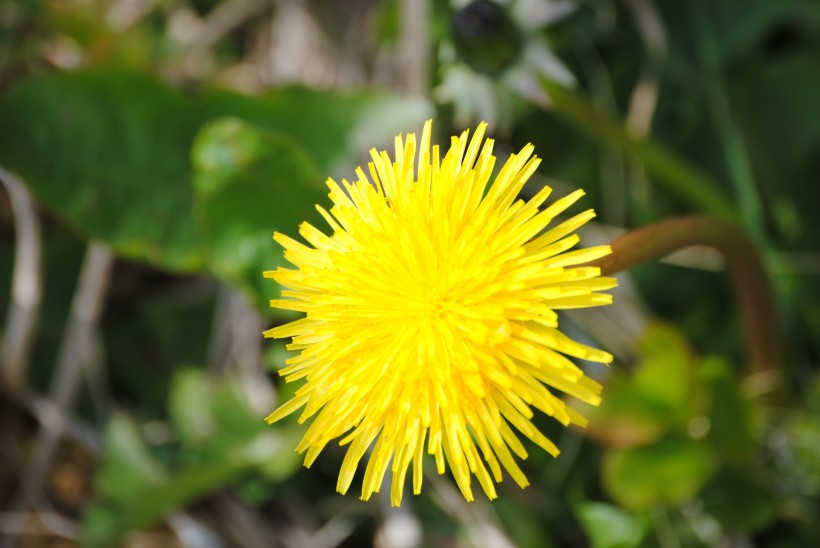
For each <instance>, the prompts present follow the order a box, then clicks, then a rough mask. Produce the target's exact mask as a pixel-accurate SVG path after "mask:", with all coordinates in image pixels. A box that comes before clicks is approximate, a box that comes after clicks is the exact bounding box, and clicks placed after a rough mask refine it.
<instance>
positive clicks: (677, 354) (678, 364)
mask: <svg viewBox="0 0 820 548" xmlns="http://www.w3.org/2000/svg"><path fill="white" fill-rule="evenodd" d="M640 349H641V354H642V356H641V362H640V363H639V364H638V366H637V368H636V369H635V373H634V374H633V377H632V380H633V382H634V384H635V387H636V389H637V390H638V391H640V392H641V393H642V394H643V395H644V396H645V397H646V398H647V399H649V400H651V401H653V402H654V403H655V405H656V406H657V407H658V408H659V409H660V410H661V412H662V413H663V415H664V419H666V421H667V422H668V424H671V425H677V426H679V425H683V424H685V423H686V422H687V421H688V420H689V418H690V417H691V415H692V412H693V409H694V404H695V396H696V386H695V364H694V363H693V356H692V352H691V350H690V348H689V345H688V343H687V341H686V339H685V338H684V336H683V334H682V333H681V332H680V331H679V330H678V329H676V328H674V327H671V326H667V325H663V324H653V325H651V326H650V327H649V328H648V329H647V330H646V333H644V335H643V338H642V340H641V343H640Z"/></svg>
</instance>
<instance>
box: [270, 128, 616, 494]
mask: <svg viewBox="0 0 820 548" xmlns="http://www.w3.org/2000/svg"><path fill="white" fill-rule="evenodd" d="M431 126H432V124H431V122H430V121H428V122H427V123H426V124H425V126H424V130H423V132H422V135H421V140H420V141H418V142H417V141H416V136H415V135H414V134H410V135H408V136H407V138H406V139H403V138H402V136H401V135H400V136H398V137H396V140H395V158H394V159H391V158H390V156H389V155H388V153H387V152H384V151H382V152H377V151H376V150H375V149H374V150H371V157H372V162H370V163H369V164H368V172H367V173H366V172H365V171H364V170H363V169H361V168H357V169H356V172H355V173H356V177H357V179H356V181H355V182H352V183H351V182H348V181H347V180H342V182H341V184H338V183H337V182H335V181H334V180H332V179H329V180H328V182H327V184H328V186H329V188H330V194H329V196H330V199H331V201H332V203H333V205H332V207H331V208H330V210H325V209H324V208H322V207H320V206H317V209H318V211H319V212H320V213H321V215H322V216H323V217H324V219H325V221H327V223H328V225H330V228H331V230H332V232H331V233H330V234H325V233H324V232H322V231H320V230H319V229H317V228H316V227H314V226H312V225H310V224H308V223H303V224H302V225H301V226H300V227H299V234H300V235H301V236H302V238H304V240H305V241H306V242H308V244H309V245H305V244H303V243H300V242H299V241H297V240H294V239H292V238H290V237H288V236H285V235H283V234H280V233H276V234H274V239H275V240H276V241H277V242H278V243H279V244H281V245H282V246H283V247H284V249H285V259H286V260H287V261H288V262H290V263H292V264H293V265H294V266H295V268H278V269H277V270H275V271H271V272H266V273H265V276H266V277H270V278H273V279H275V280H276V281H277V282H279V284H280V285H281V286H283V290H282V298H281V299H278V300H274V301H272V302H271V306H273V307H277V308H283V309H289V310H295V311H299V312H303V313H304V314H305V316H304V317H303V318H301V319H299V320H296V321H293V322H291V323H288V324H285V325H282V326H279V327H275V328H273V329H270V330H268V331H266V332H265V336H267V337H276V338H288V337H292V342H291V343H290V344H289V345H288V348H289V349H290V350H294V351H297V352H298V354H296V355H295V356H294V357H292V358H290V359H289V360H288V361H287V365H286V367H285V368H284V369H282V370H281V371H280V374H281V375H282V376H284V377H285V378H286V380H287V381H288V382H290V381H295V380H302V381H303V384H302V385H301V387H300V388H299V389H298V390H297V391H296V394H295V396H294V397H293V399H291V400H290V401H288V402H286V403H285V404H283V405H282V406H281V407H279V408H278V409H277V410H276V411H275V412H273V413H272V414H271V415H270V416H269V417H268V418H267V421H268V422H269V423H273V422H275V421H278V420H280V419H281V418H283V417H285V416H287V415H289V414H291V413H293V412H294V411H296V410H299V409H301V408H304V409H303V411H302V413H301V416H300V418H299V422H300V423H301V422H304V421H306V420H308V419H310V418H311V417H312V418H313V420H312V422H311V424H310V426H309V428H308V429H307V431H306V433H305V435H304V437H303V439H302V441H301V442H300V444H299V445H298V447H297V448H296V449H297V451H299V452H300V453H301V452H306V457H305V465H306V466H308V467H309V466H310V465H311V464H312V463H313V462H314V461H315V460H316V457H317V456H318V455H319V453H320V452H321V451H322V449H323V448H324V447H325V446H326V445H327V444H328V443H329V442H331V441H333V440H336V439H339V443H340V444H341V445H347V446H348V448H347V452H346V455H345V458H344V461H343V463H342V465H341V471H340V473H339V478H338V484H337V490H338V491H339V492H340V493H343V494H344V493H345V492H346V491H347V490H348V488H349V487H350V485H351V483H352V481H353V479H354V476H355V474H356V470H357V468H358V466H359V463H360V461H361V460H362V458H363V457H365V454H366V453H367V452H368V448H371V447H372V449H371V451H370V454H369V456H368V462H367V466H366V468H365V471H364V478H363V484H362V499H364V500H367V499H368V498H369V497H370V496H371V495H372V494H373V493H374V492H378V491H379V488H380V486H381V484H382V481H383V479H384V476H385V474H386V472H387V469H388V467H390V470H391V473H392V484H391V501H392V503H393V505H399V504H400V503H401V498H402V492H403V489H404V483H405V477H406V475H407V471H408V469H409V468H410V465H411V464H412V470H413V472H412V476H413V480H412V485H413V492H414V493H415V494H418V493H420V491H421V485H422V466H423V461H424V459H425V453H427V454H430V455H433V456H434V460H435V464H436V467H437V470H438V473H440V474H442V473H444V472H445V470H446V468H447V467H448V466H449V468H450V470H451V471H452V474H453V476H454V478H455V481H456V483H457V484H458V487H459V489H460V490H461V492H462V494H463V495H464V497H465V498H466V499H467V500H473V488H472V481H471V480H472V478H473V476H474V477H475V478H476V479H477V480H478V483H479V484H480V485H481V487H482V488H483V490H484V492H485V493H486V495H487V496H488V497H489V498H490V499H494V498H496V496H497V493H496V483H497V482H500V481H501V480H502V477H503V470H506V472H507V474H508V475H509V476H510V477H511V478H512V480H513V481H515V482H516V483H517V484H518V485H520V486H521V487H526V486H527V485H528V482H527V479H526V477H525V475H524V473H523V472H522V470H521V468H520V467H519V466H518V464H517V461H516V458H515V456H517V457H519V458H520V459H526V458H527V450H526V448H525V446H524V444H523V443H522V439H521V437H520V436H521V435H523V436H524V437H526V438H529V439H530V440H532V442H534V443H535V444H537V445H539V446H540V447H542V448H543V449H544V450H546V451H547V452H549V453H550V454H552V455H553V456H557V455H558V452H559V451H558V448H557V447H556V446H555V444H554V443H553V442H552V441H550V440H549V439H548V438H547V437H546V436H544V435H543V434H542V433H541V432H540V431H539V430H538V428H537V427H536V426H535V425H534V424H533V422H532V419H533V417H534V411H533V410H534V409H537V410H538V411H540V412H542V413H545V414H547V415H549V416H552V417H554V418H555V419H557V420H558V421H560V422H561V423H562V424H564V425H570V424H578V425H582V426H583V425H584V424H585V420H584V418H583V417H582V416H580V415H579V414H578V413H577V412H576V411H575V410H573V409H571V408H570V407H568V406H567V405H566V404H565V402H564V401H563V400H562V399H561V398H559V397H558V396H556V394H555V393H554V391H560V392H563V393H564V394H567V395H569V396H573V397H575V398H577V399H578V400H581V401H584V402H587V403H590V404H593V405H597V404H598V403H599V402H600V393H601V386H600V385H599V384H598V383H596V382H595V381H593V380H592V379H590V378H589V377H587V376H585V375H584V372H583V371H582V370H581V368H579V367H578V366H577V365H576V364H575V363H573V361H571V360H570V359H568V358H567V356H572V357H575V358H581V359H584V360H591V361H596V362H601V363H609V362H610V361H611V360H612V356H611V355H610V354H608V353H606V352H603V351H601V350H597V349H594V348H590V347H588V346H585V345H583V344H580V343H578V342H575V341H573V340H572V339H570V338H569V337H568V336H566V335H564V334H563V333H562V332H561V331H559V330H558V316H557V314H556V310H560V309H568V308H582V307H589V306H599V305H604V304H608V303H610V302H611V296H610V295H609V294H606V293H601V291H605V290H607V289H611V288H612V287H614V286H615V285H616V282H615V280H614V279H613V278H606V277H601V275H600V269H598V268H597V267H592V266H581V265H583V264H584V263H587V262H589V261H592V260H594V259H597V258H600V257H602V256H604V255H606V254H608V253H609V252H610V249H609V247H608V246H601V247H593V248H586V249H577V250H571V249H572V248H573V247H575V245H576V244H577V243H578V240H579V238H578V236H577V235H576V234H575V231H576V229H577V228H578V227H580V226H581V225H583V224H584V223H586V222H587V221H589V220H590V219H591V218H593V217H594V216H595V214H594V212H593V211H592V210H588V211H584V212H583V213H580V214H577V215H575V216H573V217H571V218H569V219H567V220H564V221H563V222H560V223H557V224H556V225H555V226H553V227H550V226H549V225H550V224H551V223H552V222H553V220H554V219H555V218H556V217H557V216H558V215H559V214H561V213H562V212H564V211H565V210H566V209H567V208H568V207H569V206H571V205H572V204H573V203H575V202H576V201H577V200H578V199H579V198H580V197H581V196H582V195H583V191H581V190H578V191H575V192H573V193H571V194H569V195H567V196H565V197H563V198H560V199H558V200H556V201H554V202H552V203H551V204H550V205H548V206H545V207H542V206H544V205H545V203H546V201H547V198H548V196H549V195H550V192H551V189H550V188H549V187H547V186H545V187H544V188H542V189H541V190H540V191H539V192H538V193H537V194H535V196H533V197H532V198H531V199H529V200H528V201H524V200H521V199H519V197H518V196H519V192H520V191H521V189H522V187H523V186H524V184H525V183H526V181H527V180H528V178H529V177H530V176H531V175H532V174H533V173H534V172H535V170H536V168H537V167H538V164H539V159H538V158H537V157H536V156H534V155H533V146H532V145H527V146H525V147H524V148H523V149H522V150H521V151H520V152H519V153H518V154H513V155H511V156H510V157H509V159H508V160H507V162H506V163H505V164H504V166H503V167H502V168H501V169H500V171H499V172H498V175H497V176H496V177H495V179H494V181H492V182H491V179H492V174H493V168H494V164H495V160H496V158H495V156H493V154H492V150H493V140H492V139H486V140H485V139H484V132H485V129H486V124H481V125H479V126H478V128H477V129H476V131H475V133H474V135H473V137H472V139H468V133H467V132H466V131H465V132H464V133H462V134H461V135H460V136H458V137H453V138H452V139H451V144H450V148H449V149H448V150H447V151H446V153H444V154H443V155H442V150H441V148H440V147H439V146H431ZM368 175H369V177H368Z"/></svg>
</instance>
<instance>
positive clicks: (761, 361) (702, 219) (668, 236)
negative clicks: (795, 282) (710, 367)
mask: <svg viewBox="0 0 820 548" xmlns="http://www.w3.org/2000/svg"><path fill="white" fill-rule="evenodd" d="M611 245H612V254H611V255H608V256H606V257H603V258H602V259H599V260H597V261H595V262H594V263H592V264H594V265H596V266H599V267H601V272H602V274H604V275H608V274H614V273H616V272H621V271H623V270H626V269H628V268H631V267H633V266H636V265H638V264H641V263H644V262H647V261H649V260H652V259H657V258H660V257H663V256H665V255H668V254H670V253H672V252H673V251H677V250H679V249H682V248H685V247H690V246H699V245H702V246H708V247H711V248H713V249H715V250H717V251H718V252H719V253H721V254H722V255H723V257H724V258H725V260H726V269H727V271H728V273H729V276H730V278H731V281H732V286H733V288H734V291H735V295H736V298H737V304H738V307H739V309H740V316H741V320H742V321H743V334H744V338H745V340H746V347H747V349H748V360H749V363H748V365H749V370H750V371H751V372H754V373H758V372H762V371H779V372H780V373H781V374H783V379H781V380H785V371H784V370H783V369H784V366H785V361H786V360H785V358H786V356H785V351H784V346H783V337H782V333H781V331H780V324H779V322H778V317H777V309H776V307H775V301H774V295H773V292H772V288H771V284H770V283H769V278H768V275H767V273H766V269H765V268H764V265H763V261H762V260H761V257H760V254H759V253H758V251H757V249H756V248H755V246H754V244H753V243H752V241H751V240H750V239H749V237H748V236H747V235H746V233H745V232H744V231H743V230H742V229H741V228H740V227H739V226H738V225H736V224H734V223H733V222H731V221H726V220H724V219H719V218H716V217H707V216H690V217H680V218H676V219H669V220H665V221H660V222H658V223H655V224H651V225H649V226H645V227H642V228H639V229H637V230H633V231H631V232H629V233H627V234H625V235H624V236H622V237H621V238H618V239H617V240H615V241H614V242H612V244H611Z"/></svg>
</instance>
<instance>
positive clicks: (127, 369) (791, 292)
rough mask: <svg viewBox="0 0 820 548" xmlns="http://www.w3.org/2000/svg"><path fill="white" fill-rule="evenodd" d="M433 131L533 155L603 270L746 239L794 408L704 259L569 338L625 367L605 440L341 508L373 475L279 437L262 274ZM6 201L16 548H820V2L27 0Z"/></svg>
mask: <svg viewBox="0 0 820 548" xmlns="http://www.w3.org/2000/svg"><path fill="white" fill-rule="evenodd" d="M429 117H434V118H435V119H436V125H437V131H438V133H439V135H440V138H446V136H447V135H449V134H450V133H451V132H455V131H461V130H463V129H465V128H468V127H471V126H474V125H475V123H476V122H478V121H480V120H487V121H488V122H490V124H491V131H492V133H493V134H494V137H495V138H496V139H497V149H496V150H498V151H499V155H500V156H501V157H502V158H503V157H504V156H505V155H506V154H508V153H509V152H511V151H513V150H515V149H517V148H519V147H521V146H522V145H523V144H525V143H526V142H532V143H534V144H535V146H536V151H537V153H538V154H539V155H540V156H541V157H542V158H543V159H544V162H543V163H542V165H541V169H540V172H539V174H538V175H537V176H536V177H535V178H534V181H533V185H534V186H531V188H535V187H538V186H540V185H542V184H545V183H547V184H550V185H552V186H554V187H555V189H556V193H557V195H563V194H566V193H568V192H569V191H571V190H573V189H574V188H577V187H583V188H584V189H586V190H587V192H588V197H587V199H586V206H587V207H589V206H591V207H594V208H595V209H596V210H597V212H598V219H597V221H598V222H597V223H596V224H595V225H594V226H592V227H590V228H589V229H588V230H586V232H585V233H583V234H582V238H583V239H584V241H585V244H586V245H591V244H597V243H606V242H608V241H610V240H611V239H613V238H615V237H617V236H618V235H620V234H621V233H623V232H624V231H625V230H628V229H630V228H635V227H639V226H643V225H646V224H648V223H651V222H653V221H655V220H659V219H663V218H667V217H670V216H674V215H678V214H684V213H706V214H711V215H717V216H721V217H724V218H728V219H731V220H734V221H736V222H737V223H739V224H740V225H741V226H742V227H743V228H744V229H745V230H746V231H747V232H748V234H749V235H750V237H751V238H752V239H753V240H754V242H755V243H756V244H757V246H758V247H759V250H760V253H761V254H762V257H763V259H764V262H765V264H766V266H767V268H768V270H769V272H770V274H771V277H772V283H773V285H774V289H775V294H776V300H777V305H778V314H779V316H778V318H777V319H778V322H779V324H780V325H781V326H782V329H783V333H784V339H785V341H786V346H787V350H788V354H789V359H788V361H787V364H786V368H785V370H784V371H783V375H781V377H780V380H779V382H778V379H777V378H776V377H775V376H772V375H771V374H770V373H755V372H752V371H750V369H749V367H748V363H747V354H746V351H745V349H744V342H743V341H742V337H741V330H740V327H739V326H740V323H739V318H738V314H737V308H736V305H735V303H734V301H733V295H732V287H731V280H730V278H729V277H728V276H727V274H726V272H725V270H724V268H723V264H722V262H721V258H720V257H719V256H716V255H714V254H713V253H710V251H709V250H708V249H700V248H695V249H692V250H689V251H687V252H684V253H680V254H676V255H675V256H673V257H670V258H668V259H667V260H665V261H663V262H660V263H657V264H648V265H644V266H641V267H639V268H635V269H633V270H632V271H631V272H629V273H627V274H624V275H622V276H621V277H620V280H621V287H620V288H619V289H617V290H616V291H615V305H613V306H611V307H607V308H605V309H595V310H586V311H580V312H578V313H575V314H567V315H565V316H563V318H562V322H563V323H562V325H563V326H566V329H567V330H568V331H570V332H571V334H572V335H573V336H574V337H576V338H580V339H582V340H588V341H592V342H593V343H594V344H596V345H599V346H601V347H603V348H605V349H607V350H609V351H611V352H612V353H613V354H615V356H616V361H615V364H614V365H613V366H612V367H611V368H609V369H607V370H605V371H604V370H602V369H603V368H597V369H590V374H592V375H595V376H597V377H598V378H600V379H601V380H602V382H603V383H604V385H605V390H604V404H603V405H602V407H601V408H599V409H590V408H586V407H585V408H584V409H582V411H583V412H584V413H585V414H588V415H589V416H590V417H591V424H590V426H589V428H588V429H586V430H583V431H581V430H575V429H573V430H564V429H563V428H562V427H560V426H556V425H555V424H553V423H552V422H551V421H549V420H547V419H546V418H545V417H541V418H540V419H539V420H540V424H539V425H540V426H542V427H543V429H544V430H545V431H546V432H547V433H548V434H550V435H551V437H553V439H554V440H555V441H556V443H557V444H558V446H559V447H560V448H561V450H562V454H561V455H560V456H559V458H558V459H557V460H553V459H552V458H551V457H549V456H547V455H545V454H542V452H539V451H537V450H533V451H532V452H531V453H532V454H531V457H530V458H529V459H528V460H527V461H526V462H524V463H523V467H524V469H525V471H526V472H527V475H528V477H529V478H530V480H531V483H532V486H531V487H529V488H527V489H526V490H520V489H518V488H517V487H515V486H512V485H510V484H511V482H509V481H508V482H505V483H504V484H502V485H501V486H500V487H501V488H500V498H499V499H498V500H496V501H494V502H492V503H490V502H488V501H486V500H478V501H477V502H474V503H470V504H468V503H466V502H464V500H463V499H462V498H461V496H460V495H459V494H458V491H457V490H456V489H455V487H454V485H453V483H452V481H451V480H450V479H449V478H447V477H438V476H436V475H435V474H434V473H432V474H430V475H428V477H427V478H426V479H425V484H424V492H423V493H422V495H421V496H419V497H411V496H406V497H405V498H404V504H403V506H402V507H401V508H400V509H391V508H390V507H389V506H390V505H389V501H388V499H387V498H376V499H375V500H373V501H371V502H369V503H363V502H361V501H359V500H358V499H357V498H356V496H355V495H349V496H346V497H341V496H339V495H337V494H336V493H335V492H334V485H335V477H336V474H337V470H338V467H339V464H340V462H341V455H342V453H341V451H339V450H338V449H337V450H332V449H328V450H327V451H326V454H325V455H323V456H322V457H321V458H320V459H319V461H318V462H317V463H316V464H315V465H314V467H313V469H312V470H310V471H306V470H305V469H303V468H302V467H301V466H300V463H301V458H300V457H299V456H298V455H296V454H295V453H294V451H293V447H294V446H295V444H296V441H297V440H298V438H299V436H300V431H301V427H300V426H299V425H297V424H296V423H295V421H294V420H291V421H283V422H282V423H279V424H277V425H275V426H273V427H266V426H265V425H264V423H263V421H262V418H263V417H264V416H265V415H266V414H267V413H268V412H269V411H270V410H272V409H273V407H274V406H275V405H276V402H277V401H281V400H282V398H288V397H289V394H290V393H291V392H292V391H293V390H294V388H293V387H291V386H285V385H284V384H283V383H280V382H279V381H278V378H277V375H276V371H277V369H279V368H280V367H281V366H282V364H283V362H284V360H285V359H286V357H287V352H286V350H285V349H284V346H283V345H282V344H277V343H269V342H264V341H263V340H262V338H261V332H262V330H263V329H264V328H266V327H268V326H270V325H274V324H276V323H281V322H284V321H286V320H288V319H289V318H288V317H286V316H283V315H282V313H281V312H276V311H272V310H269V309H268V308H267V307H266V303H267V300H268V299H269V298H270V297H271V296H273V295H275V294H276V292H277V291H278V290H277V288H276V287H274V285H275V284H273V283H272V282H270V283H268V282H265V281H263V280H262V278H261V271H262V270H264V269H271V268H274V267H275V266H277V265H279V264H281V263H282V258H281V251H280V250H279V249H278V246H276V244H274V242H272V241H271V239H270V237H271V234H272V232H273V231H274V230H279V231H282V232H285V233H289V234H292V235H293V234H295V232H296V228H297V224H298V223H299V222H300V221H301V220H303V219H309V220H312V221H316V214H315V212H314V211H313V207H312V206H313V204H314V203H316V202H318V203H325V202H326V201H327V198H326V196H325V194H326V192H325V190H324V185H323V181H324V179H325V177H327V176H328V175H330V176H333V177H337V178H341V177H345V176H348V177H349V176H351V175H352V170H353V168H354V167H355V166H356V165H358V164H360V163H362V162H364V161H366V159H367V151H368V149H369V148H370V147H371V146H378V147H389V146H391V143H392V137H393V136H394V134H396V133H399V132H408V131H418V130H419V129H420V127H421V124H422V122H423V120H424V119H426V118H429ZM0 179H2V182H3V187H4V189H5V191H6V192H0V310H2V311H3V317H2V319H1V320H0V321H2V324H0V325H1V326H2V330H1V331H0V334H2V343H3V346H2V355H1V356H0V357H2V364H0V365H1V366H2V373H3V376H2V378H3V391H2V393H0V537H2V540H0V546H1V547H12V546H41V545H42V546H73V545H76V544H81V545H86V546H112V545H113V546H116V545H130V546H192V547H200V546H202V547H221V546H251V547H253V546H284V547H314V546H315V547H331V546H351V547H354V546H371V545H375V546H381V547H410V546H492V547H502V546H533V547H543V546H594V547H616V546H618V547H629V546H660V547H664V548H677V547H682V546H795V547H803V546H812V545H814V546H818V545H820V519H818V518H819V517H820V375H819V374H818V363H820V283H818V281H820V215H818V214H817V211H816V210H817V209H818V207H820V190H818V189H819V188H820V184H818V183H820V2H818V1H816V0H780V1H777V2H773V1H771V0H723V1H721V2H710V1H707V0H690V1H687V2H678V1H673V0H509V1H507V2H500V1H499V2H498V3H493V2H489V1H478V2H472V3H471V2H467V1H466V0H387V1H383V2H379V1H374V0H338V1H334V0H225V1H219V0H0ZM531 188H530V189H525V192H527V191H531ZM317 226H324V225H323V224H322V223H321V220H318V221H317ZM771 336H772V338H773V339H774V338H776V337H777V336H778V334H777V333H772V334H771ZM429 469H430V467H429V466H428V470H429ZM354 490H355V489H354Z"/></svg>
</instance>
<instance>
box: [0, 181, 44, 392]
mask: <svg viewBox="0 0 820 548" xmlns="http://www.w3.org/2000/svg"><path fill="white" fill-rule="evenodd" d="M0 182H2V184H3V186H5V187H6V191H7V192H8V194H9V200H10V201H11V208H12V210H13V211H14V232H15V247H14V249H15V258H14V271H13V273H12V282H11V305H10V306H9V311H8V319H7V321H6V329H5V334H4V336H3V341H2V346H0V377H1V378H0V381H2V385H3V386H4V387H5V388H6V389H7V390H8V391H9V392H11V393H13V394H20V393H22V391H23V387H24V386H25V381H26V379H25V377H26V374H25V370H26V362H27V361H28V355H29V351H30V349H31V341H32V339H33V338H34V331H35V328H36V324H37V313H38V310H39V309H40V297H41V295H42V277H41V268H40V256H41V248H42V245H41V242H42V239H41V237H40V220H39V218H38V217H37V211H36V210H35V208H34V202H33V200H32V199H31V195H30V194H29V192H28V189H26V186H25V184H23V181H21V180H20V179H19V178H18V177H17V176H16V175H14V174H13V173H11V172H10V171H8V170H6V169H4V168H3V167H2V166H0Z"/></svg>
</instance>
